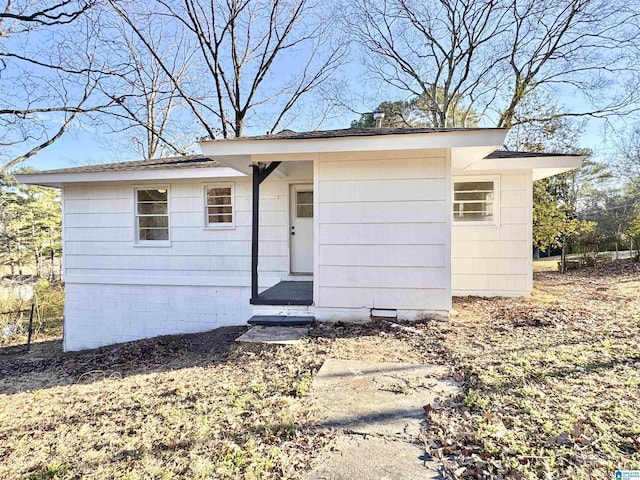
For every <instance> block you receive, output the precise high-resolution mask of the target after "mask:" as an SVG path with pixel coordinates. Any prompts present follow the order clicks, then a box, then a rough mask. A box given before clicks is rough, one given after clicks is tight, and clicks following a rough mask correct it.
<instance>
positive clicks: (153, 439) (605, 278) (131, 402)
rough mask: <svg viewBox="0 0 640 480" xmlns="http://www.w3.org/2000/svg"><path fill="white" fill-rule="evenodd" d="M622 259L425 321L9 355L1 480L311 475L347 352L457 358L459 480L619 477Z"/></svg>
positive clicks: (452, 418) (635, 362)
mask: <svg viewBox="0 0 640 480" xmlns="http://www.w3.org/2000/svg"><path fill="white" fill-rule="evenodd" d="M607 268H608V270H606V271H602V270H588V269H587V270H580V271H575V272H571V273H570V274H568V275H566V276H563V275H560V274H558V273H555V272H538V273H536V278H535V280H536V289H535V292H534V296H533V298H531V299H480V298H472V299H457V300H456V301H455V308H456V310H457V311H458V313H459V315H458V316H457V317H456V318H454V319H452V320H451V321H425V322H418V323H415V324H413V325H412V327H414V328H417V329H419V330H421V331H422V334H416V333H412V332H411V331H409V330H402V329H398V328H394V327H393V326H392V325H391V324H390V323H389V322H384V321H382V322H376V323H371V324H368V325H345V324H335V325H331V326H329V325H319V326H317V327H316V328H315V329H314V330H312V331H311V332H310V336H309V338H308V339H306V340H305V341H303V342H302V343H301V344H300V345H297V346H282V347H276V346H261V347H255V346H253V347H246V346H245V347H238V346H236V345H235V344H234V342H233V340H234V339H235V338H236V337H237V336H238V335H239V334H240V333H241V332H242V331H243V330H244V329H243V328H241V327H239V328H226V329H219V330H215V331H213V332H207V333H204V334H196V335H185V336H179V337H166V338H159V339H151V340H145V341H140V342H134V343H131V344H124V345H118V346H113V347H107V348H103V349H99V350H95V351H90V352H81V353H74V354H65V355H62V354H60V353H59V352H58V351H57V350H56V349H59V343H55V342H48V343H45V344H40V345H39V346H38V348H36V349H35V350H36V353H34V354H31V355H28V356H25V355H22V356H17V357H13V358H4V359H3V358H2V357H0V402H1V403H2V406H3V408H2V409H1V410H0V458H2V462H0V478H3V479H5V478H6V479H14V478H16V479H17V478H34V479H39V478H59V479H74V478H126V479H136V478H145V479H146V478H159V479H163V478H185V479H186V478H189V479H190V478H220V479H240V478H242V479H263V478H264V479H276V478H300V477H301V476H302V475H304V472H305V471H307V470H308V469H309V467H310V465H311V464H312V463H313V461H314V459H315V458H316V456H317V455H318V453H319V451H321V449H322V447H323V446H325V445H327V444H328V443H329V442H330V441H331V439H332V437H333V432H331V431H328V430H326V429H324V428H322V427H321V426H318V425H316V423H315V420H314V411H313V410H312V407H311V403H310V402H309V399H308V397H307V394H308V392H309V386H310V383H311V381H312V379H313V376H314V374H315V373H316V371H317V370H318V368H319V367H320V366H321V364H322V362H323V361H324V359H325V358H327V357H329V356H330V357H334V358H354V359H368V360H372V361H403V362H413V363H445V364H449V365H451V367H452V374H453V375H454V376H455V377H456V378H457V379H458V380H459V381H460V382H462V383H463V385H464V388H465V393H464V395H463V396H462V397H461V398H460V399H458V400H459V401H457V402H454V403H452V404H451V405H449V406H448V407H447V408H444V409H440V410H429V414H428V424H429V426H430V430H429V432H427V433H426V439H427V440H426V442H427V449H428V450H429V452H430V453H431V454H432V455H434V456H436V457H439V458H440V459H442V461H443V462H444V463H445V464H446V467H447V472H446V473H445V475H446V476H447V478H577V479H587V478H589V479H591V478H612V474H613V470H614V468H615V467H621V468H628V469H632V468H640V447H639V442H640V422H639V421H638V418H640V404H639V403H638V391H640V353H639V352H640V303H639V299H638V290H637V286H638V285H639V284H640V271H639V270H638V267H637V266H635V265H632V264H629V263H622V262H621V263H618V264H617V266H610V267H607ZM40 347H42V348H40ZM390 461H391V460H390Z"/></svg>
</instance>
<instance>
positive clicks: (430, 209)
mask: <svg viewBox="0 0 640 480" xmlns="http://www.w3.org/2000/svg"><path fill="white" fill-rule="evenodd" d="M506 133H507V130H505V129H493V128H473V129H429V128H424V129H387V128H380V129H355V128H350V129H345V130H332V131H316V132H307V133H296V132H291V131H285V132H281V133H279V134H274V135H270V136H260V137H247V138H239V139H227V140H205V141H202V142H201V143H200V146H201V149H202V152H203V154H202V155H194V156H187V157H177V158H164V159H155V160H142V161H136V162H126V163H116V164H106V165H92V166H86V167H77V168H66V169H60V170H51V171H45V172H38V173H33V174H24V175H19V176H18V178H19V180H20V181H22V182H24V183H28V184H37V185H47V186H52V187H59V188H61V189H62V202H63V241H64V245H63V250H64V279H65V283H66V303H65V320H64V322H65V323H64V348H65V350H80V349H85V348H93V347H98V346H101V345H107V344H111V343H117V342H125V341H129V340H135V339H140V338H144V337H151V336H156V335H166V334H178V333H187V332H198V331H205V330H208V329H212V328H216V327H221V326H226V325H239V324H245V323H246V322H247V320H248V319H249V318H250V317H252V316H256V315H258V316H259V315H284V316H288V317H289V318H288V319H291V316H301V315H303V316H305V317H309V316H313V317H315V318H316V319H318V320H343V321H366V320H368V319H369V318H370V317H371V315H372V314H373V315H384V316H387V315H389V316H397V317H398V318H399V319H417V318H421V317H424V316H428V315H447V314H448V312H449V310H450V308H451V297H452V295H481V296H493V295H501V296H521V295H529V294H530V292H531V289H532V265H531V229H532V181H533V180H536V179H539V178H543V177H546V176H550V175H554V174H556V173H560V172H564V171H567V170H570V169H573V168H576V167H578V166H579V165H580V163H581V161H582V157H578V156H568V155H547V154H530V153H517V152H503V151H498V150H497V149H498V148H499V147H500V146H501V145H502V144H503V142H504V138H505V135H506ZM284 320H287V318H285V319H284Z"/></svg>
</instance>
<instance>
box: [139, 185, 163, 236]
mask: <svg viewBox="0 0 640 480" xmlns="http://www.w3.org/2000/svg"><path fill="white" fill-rule="evenodd" d="M134 200H135V222H136V223H135V235H136V238H135V240H136V243H137V244H138V245H168V244H169V187H168V186H153V187H146V186H145V187H136V188H135V189H134Z"/></svg>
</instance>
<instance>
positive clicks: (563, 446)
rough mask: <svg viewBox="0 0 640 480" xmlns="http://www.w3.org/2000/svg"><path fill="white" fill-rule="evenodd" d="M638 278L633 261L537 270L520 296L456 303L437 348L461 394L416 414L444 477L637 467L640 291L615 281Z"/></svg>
mask: <svg viewBox="0 0 640 480" xmlns="http://www.w3.org/2000/svg"><path fill="white" fill-rule="evenodd" d="M639 280H640V265H638V264H634V263H632V262H628V261H621V262H616V263H612V264H608V265H603V266H601V267H598V268H591V269H582V270H576V271H571V272H570V273H569V274H566V275H561V274H558V273H555V272H541V273H536V274H535V290H534V295H533V297H532V298H530V299H526V298H520V299H501V298H494V299H487V298H460V299H455V302H454V307H455V309H456V310H457V311H458V315H457V316H456V318H455V319H452V320H451V322H452V323H453V327H451V328H450V331H448V332H446V334H445V335H446V350H447V351H446V354H445V355H446V356H447V358H449V360H450V361H451V362H452V363H453V366H452V368H453V370H454V371H455V372H457V373H458V374H460V375H461V378H460V377H459V378H458V380H461V381H462V382H463V384H464V385H465V389H466V394H465V396H464V398H463V399H461V401H459V402H457V403H452V404H451V405H449V406H448V407H444V408H441V409H439V410H437V411H434V410H429V411H427V412H426V416H427V419H428V426H429V431H428V432H427V445H429V447H430V448H429V450H430V452H431V453H432V454H433V455H434V456H438V457H440V458H441V459H442V461H443V462H444V463H445V465H446V466H447V472H448V473H447V475H448V477H447V478H464V479H471V478H483V479H484V478H523V479H535V478H575V479H585V480H586V479H591V478H612V476H613V471H614V469H615V468H616V467H617V466H620V465H624V466H625V468H631V469H633V468H640V455H639V451H638V445H637V444H636V443H637V439H638V438H639V436H640V421H639V420H638V419H639V418H640V403H639V402H638V397H637V394H638V391H640V369H638V368H637V365H638V362H639V361H640V353H639V352H640V290H639V289H637V288H635V289H634V288H631V289H628V288H620V286H621V285H640V283H639ZM433 327H434V328H436V329H437V325H434V326H433ZM634 439H635V441H634ZM463 468H464V470H463Z"/></svg>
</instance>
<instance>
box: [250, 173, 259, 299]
mask: <svg viewBox="0 0 640 480" xmlns="http://www.w3.org/2000/svg"><path fill="white" fill-rule="evenodd" d="M251 167H252V168H253V193H252V197H251V200H252V207H251V299H252V300H253V299H256V298H258V242H259V240H260V238H259V235H258V228H259V227H260V220H259V218H260V170H261V169H260V164H254V165H252V166H251Z"/></svg>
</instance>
